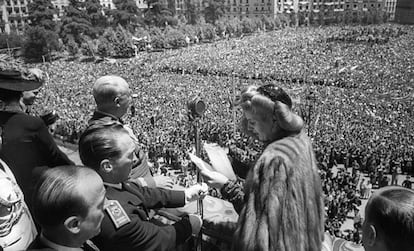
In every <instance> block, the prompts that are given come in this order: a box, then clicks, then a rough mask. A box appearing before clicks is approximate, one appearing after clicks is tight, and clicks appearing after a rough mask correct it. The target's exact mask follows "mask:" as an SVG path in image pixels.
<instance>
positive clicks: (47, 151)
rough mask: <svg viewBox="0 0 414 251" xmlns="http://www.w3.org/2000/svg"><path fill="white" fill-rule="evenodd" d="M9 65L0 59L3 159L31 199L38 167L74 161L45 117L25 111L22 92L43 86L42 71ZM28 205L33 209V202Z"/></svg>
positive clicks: (0, 112)
mask: <svg viewBox="0 0 414 251" xmlns="http://www.w3.org/2000/svg"><path fill="white" fill-rule="evenodd" d="M10 65H12V64H6V63H2V62H1V61H0V100H1V107H0V132H1V133H0V136H1V142H2V147H1V150H0V158H1V159H3V160H4V162H6V163H7V165H8V166H9V167H10V169H11V170H12V171H13V173H14V175H15V177H16V180H17V183H18V184H19V186H20V187H21V189H22V191H23V193H24V195H25V197H26V198H31V196H32V189H31V187H32V170H33V169H34V168H35V167H37V166H49V167H54V166H58V165H68V164H73V163H72V161H70V160H69V158H68V157H67V156H66V155H65V154H64V153H63V152H62V151H60V150H59V148H58V147H57V145H56V143H55V141H54V140H53V137H52V136H51V135H50V133H49V131H48V128H47V127H46V125H45V124H44V122H43V120H42V119H40V118H37V117H34V116H30V115H28V114H26V113H25V112H24V111H23V107H22V105H21V98H22V95H23V94H22V93H23V91H29V90H34V89H37V88H39V87H40V86H41V84H42V76H41V75H40V71H38V70H37V71H34V70H22V69H20V68H19V69H17V67H16V69H13V68H11V66H10ZM28 202H29V201H28ZM28 206H29V209H31V205H30V203H28Z"/></svg>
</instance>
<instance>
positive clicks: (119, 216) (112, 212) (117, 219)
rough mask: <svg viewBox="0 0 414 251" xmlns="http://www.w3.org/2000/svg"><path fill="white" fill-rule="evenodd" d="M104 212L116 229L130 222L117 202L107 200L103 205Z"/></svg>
mask: <svg viewBox="0 0 414 251" xmlns="http://www.w3.org/2000/svg"><path fill="white" fill-rule="evenodd" d="M105 211H106V212H107V213H108V215H109V217H110V218H111V220H112V222H113V223H114V225H115V228H116V229H118V228H120V227H122V226H124V225H126V224H128V223H130V222H131V219H130V218H129V216H128V214H127V213H126V212H125V210H124V209H123V208H122V206H121V204H120V203H119V201H117V200H107V202H106V203H105Z"/></svg>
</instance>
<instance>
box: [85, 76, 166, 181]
mask: <svg viewBox="0 0 414 251" xmlns="http://www.w3.org/2000/svg"><path fill="white" fill-rule="evenodd" d="M93 97H94V99H95V103H96V109H95V112H94V113H93V116H92V118H91V120H90V121H89V126H94V125H96V124H101V125H102V124H107V123H111V122H113V123H115V122H119V123H120V124H122V125H123V127H124V128H125V129H126V130H127V131H128V132H129V134H130V136H131V137H132V138H133V139H134V141H135V144H136V151H135V152H136V155H137V159H138V161H139V164H138V165H136V166H134V168H133V170H132V171H131V174H130V179H131V180H133V181H134V182H137V183H138V184H139V185H141V186H148V187H161V188H172V186H173V181H172V180H171V178H169V177H166V176H162V175H159V176H152V174H151V171H150V168H149V165H148V159H147V157H146V153H145V152H144V151H143V150H142V147H141V146H140V143H139V142H138V139H137V138H136V136H135V135H134V133H133V131H132V129H131V128H129V127H128V126H127V125H126V124H124V121H123V120H122V117H124V116H125V114H126V113H127V112H128V110H129V109H130V107H131V101H132V95H131V90H130V88H129V85H128V83H127V82H126V81H125V79H123V78H121V77H119V76H113V75H108V76H103V77H100V78H98V79H97V80H96V82H95V85H94V86H93Z"/></svg>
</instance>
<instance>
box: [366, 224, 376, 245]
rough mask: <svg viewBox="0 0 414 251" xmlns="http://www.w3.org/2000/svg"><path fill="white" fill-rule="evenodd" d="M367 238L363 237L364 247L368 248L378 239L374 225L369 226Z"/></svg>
mask: <svg viewBox="0 0 414 251" xmlns="http://www.w3.org/2000/svg"><path fill="white" fill-rule="evenodd" d="M366 235H367V236H365V238H366V240H367V241H366V245H368V246H374V244H375V242H376V240H377V238H378V233H377V230H376V229H375V226H374V225H369V226H368V229H367V233H366Z"/></svg>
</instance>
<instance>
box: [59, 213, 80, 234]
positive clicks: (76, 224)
mask: <svg viewBox="0 0 414 251" xmlns="http://www.w3.org/2000/svg"><path fill="white" fill-rule="evenodd" d="M80 223H81V222H80V219H79V217H78V216H70V217H69V218H67V219H66V220H65V222H63V225H64V226H65V228H66V229H67V230H68V231H69V232H71V233H72V234H78V233H79V232H80Z"/></svg>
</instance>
